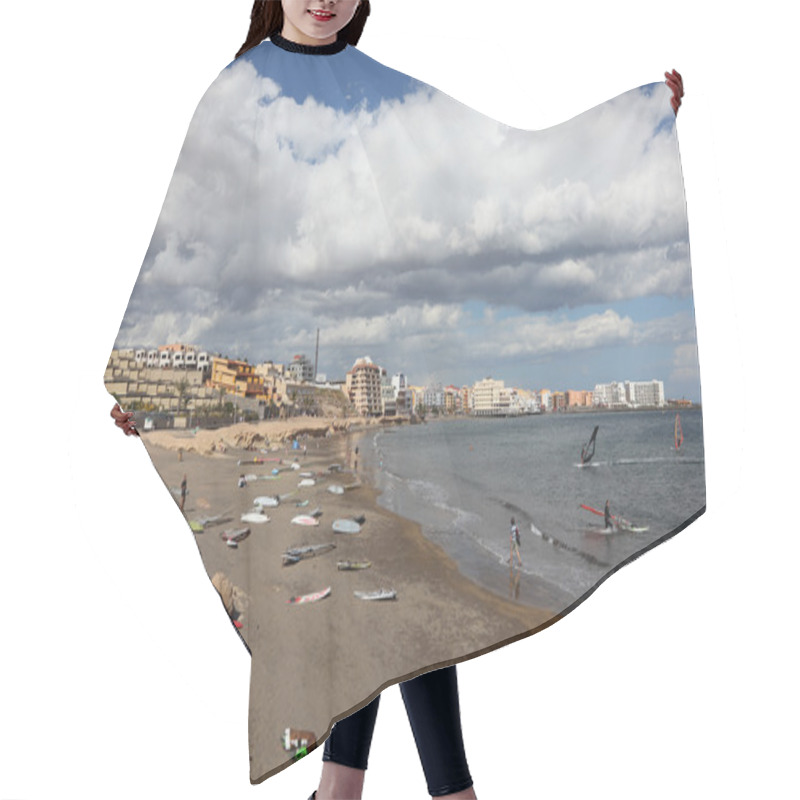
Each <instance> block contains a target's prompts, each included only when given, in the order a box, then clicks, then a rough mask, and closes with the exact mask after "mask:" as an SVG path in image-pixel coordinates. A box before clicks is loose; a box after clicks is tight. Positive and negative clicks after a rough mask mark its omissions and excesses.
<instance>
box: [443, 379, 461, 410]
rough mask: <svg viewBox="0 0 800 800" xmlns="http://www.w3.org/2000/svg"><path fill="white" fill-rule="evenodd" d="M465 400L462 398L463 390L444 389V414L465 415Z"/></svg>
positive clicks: (448, 387)
mask: <svg viewBox="0 0 800 800" xmlns="http://www.w3.org/2000/svg"><path fill="white" fill-rule="evenodd" d="M463 409H464V406H463V398H462V397H461V389H459V388H458V386H453V385H452V384H451V385H450V386H445V387H444V413H445V414H461V413H463Z"/></svg>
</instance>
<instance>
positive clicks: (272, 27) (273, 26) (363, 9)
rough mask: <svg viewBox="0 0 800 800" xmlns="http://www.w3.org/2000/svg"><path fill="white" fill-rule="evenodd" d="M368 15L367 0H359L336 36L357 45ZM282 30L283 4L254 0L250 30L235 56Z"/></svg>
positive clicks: (278, 1)
mask: <svg viewBox="0 0 800 800" xmlns="http://www.w3.org/2000/svg"><path fill="white" fill-rule="evenodd" d="M368 16H369V0H361V2H360V3H359V4H358V8H356V13H355V14H354V16H353V19H351V20H350V22H348V23H347V25H345V26H344V28H342V29H341V30H340V31H339V34H338V36H337V37H336V38H337V39H344V40H345V41H346V42H347V43H348V44H351V45H354V46H355V45H357V44H358V40H359V39H360V38H361V32H362V31H363V30H364V25H365V24H366V22H367V17H368ZM282 30H283V6H282V5H281V4H280V0H255V2H254V3H253V10H252V11H251V12H250V30H249V31H248V33H247V38H246V39H245V40H244V44H243V45H242V46H241V47H240V48H239V52H238V53H237V54H236V58H239V56H240V55H242V54H243V53H246V52H247V51H248V50H252V49H253V48H254V47H255V46H256V45H257V44H260V43H261V42H263V41H264V39H267V38H269V37H270V36H272V35H273V34H276V33H280V32H281V31H282Z"/></svg>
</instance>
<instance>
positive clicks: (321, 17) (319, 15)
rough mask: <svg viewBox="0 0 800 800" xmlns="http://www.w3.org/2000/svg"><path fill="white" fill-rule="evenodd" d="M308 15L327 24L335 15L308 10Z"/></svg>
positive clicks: (328, 12)
mask: <svg viewBox="0 0 800 800" xmlns="http://www.w3.org/2000/svg"><path fill="white" fill-rule="evenodd" d="M308 13H309V14H311V16H312V17H314V19H317V20H319V21H320V22H327V21H328V20H331V19H333V18H334V17H335V16H336V14H332V13H331V12H330V11H313V10H311V9H309V11H308Z"/></svg>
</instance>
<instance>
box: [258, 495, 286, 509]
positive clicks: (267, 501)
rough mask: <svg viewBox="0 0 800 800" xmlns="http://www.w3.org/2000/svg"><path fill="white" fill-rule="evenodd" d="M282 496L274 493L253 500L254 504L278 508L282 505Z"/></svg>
mask: <svg viewBox="0 0 800 800" xmlns="http://www.w3.org/2000/svg"><path fill="white" fill-rule="evenodd" d="M280 502H281V501H280V498H278V497H275V496H274V495H262V496H261V497H256V499H255V500H253V505H254V506H262V507H263V508H276V507H277V506H279V505H280Z"/></svg>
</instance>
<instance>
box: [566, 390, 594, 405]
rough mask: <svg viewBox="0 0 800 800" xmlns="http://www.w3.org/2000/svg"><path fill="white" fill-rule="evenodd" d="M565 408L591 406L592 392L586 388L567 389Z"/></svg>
mask: <svg viewBox="0 0 800 800" xmlns="http://www.w3.org/2000/svg"><path fill="white" fill-rule="evenodd" d="M566 398H567V408H586V407H589V408H591V406H592V401H593V398H594V394H593V393H592V392H590V391H589V390H587V389H578V390H575V389H567V391H566Z"/></svg>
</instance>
